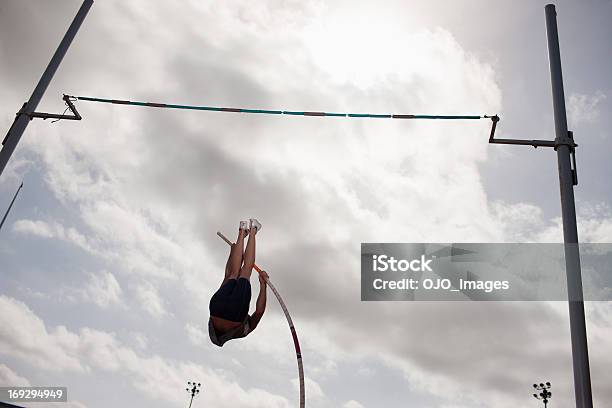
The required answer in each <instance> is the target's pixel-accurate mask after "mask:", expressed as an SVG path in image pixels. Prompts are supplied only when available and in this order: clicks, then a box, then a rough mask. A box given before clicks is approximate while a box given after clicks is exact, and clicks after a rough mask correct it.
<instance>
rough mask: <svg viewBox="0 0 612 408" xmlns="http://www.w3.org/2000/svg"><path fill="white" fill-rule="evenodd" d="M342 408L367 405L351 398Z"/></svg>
mask: <svg viewBox="0 0 612 408" xmlns="http://www.w3.org/2000/svg"><path fill="white" fill-rule="evenodd" d="M342 408H365V406H364V405H362V404H361V403H359V402H357V401H355V400H350V401H346V402H345V403H344V405H342Z"/></svg>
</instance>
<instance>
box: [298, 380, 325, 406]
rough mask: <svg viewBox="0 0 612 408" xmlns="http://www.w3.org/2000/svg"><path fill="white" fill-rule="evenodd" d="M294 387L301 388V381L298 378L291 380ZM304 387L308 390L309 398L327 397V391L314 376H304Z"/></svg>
mask: <svg viewBox="0 0 612 408" xmlns="http://www.w3.org/2000/svg"><path fill="white" fill-rule="evenodd" d="M291 383H292V384H293V387H294V388H295V389H296V390H299V389H300V381H299V379H297V378H294V379H293V380H291ZM304 389H306V390H308V399H314V400H320V399H322V398H325V393H324V392H323V389H321V386H320V385H319V384H318V383H317V382H316V381H315V380H313V379H312V378H309V377H304Z"/></svg>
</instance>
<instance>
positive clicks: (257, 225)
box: [249, 218, 261, 232]
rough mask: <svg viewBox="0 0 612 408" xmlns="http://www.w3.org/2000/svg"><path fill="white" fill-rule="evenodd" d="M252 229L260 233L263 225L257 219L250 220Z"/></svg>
mask: <svg viewBox="0 0 612 408" xmlns="http://www.w3.org/2000/svg"><path fill="white" fill-rule="evenodd" d="M249 222H250V225H251V228H255V231H256V232H259V230H260V229H261V223H260V222H259V221H257V220H256V219H255V218H251V219H249Z"/></svg>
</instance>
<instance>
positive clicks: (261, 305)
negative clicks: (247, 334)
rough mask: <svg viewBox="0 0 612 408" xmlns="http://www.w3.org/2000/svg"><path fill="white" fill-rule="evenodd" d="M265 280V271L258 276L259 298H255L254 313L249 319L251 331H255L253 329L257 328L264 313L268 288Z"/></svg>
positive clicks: (266, 276) (266, 275)
mask: <svg viewBox="0 0 612 408" xmlns="http://www.w3.org/2000/svg"><path fill="white" fill-rule="evenodd" d="M267 278H268V274H267V273H266V272H265V271H262V272H261V273H260V274H259V296H258V297H257V302H256V303H255V312H254V313H253V314H252V315H251V318H250V319H249V326H250V329H251V331H253V330H255V327H257V325H258V324H259V321H260V320H261V318H262V317H263V315H264V312H265V311H266V289H267V287H268V284H267V283H266V279H267Z"/></svg>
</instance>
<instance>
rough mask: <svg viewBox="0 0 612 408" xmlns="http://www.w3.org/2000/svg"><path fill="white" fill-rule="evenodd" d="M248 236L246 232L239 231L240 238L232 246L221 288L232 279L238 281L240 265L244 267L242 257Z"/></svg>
mask: <svg viewBox="0 0 612 408" xmlns="http://www.w3.org/2000/svg"><path fill="white" fill-rule="evenodd" d="M245 236H246V231H245V230H242V229H241V230H238V238H236V243H235V244H232V247H231V249H230V254H229V257H228V259H227V264H226V265H225V278H224V279H223V282H222V283H221V286H223V284H224V283H225V282H227V281H228V280H230V279H238V276H239V274H240V265H242V256H243V252H244V237H245Z"/></svg>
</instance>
